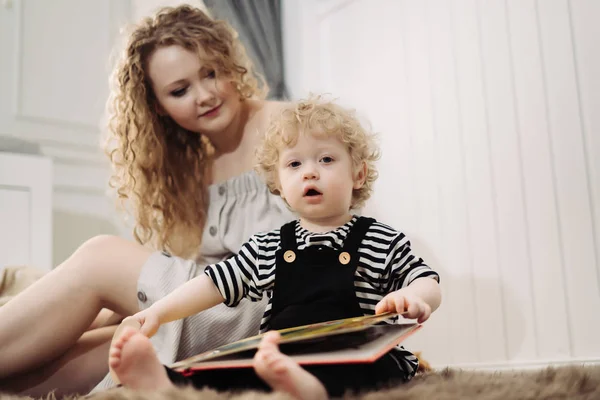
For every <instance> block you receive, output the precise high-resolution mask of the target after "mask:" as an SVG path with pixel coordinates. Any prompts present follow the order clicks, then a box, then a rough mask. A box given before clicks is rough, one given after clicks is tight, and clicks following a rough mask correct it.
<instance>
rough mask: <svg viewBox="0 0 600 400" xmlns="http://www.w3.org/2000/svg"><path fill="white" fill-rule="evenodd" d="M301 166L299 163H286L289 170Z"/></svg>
mask: <svg viewBox="0 0 600 400" xmlns="http://www.w3.org/2000/svg"><path fill="white" fill-rule="evenodd" d="M300 165H301V163H300V161H291V162H290V163H288V167H291V168H298V167H299V166H300Z"/></svg>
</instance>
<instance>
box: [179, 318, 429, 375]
mask: <svg viewBox="0 0 600 400" xmlns="http://www.w3.org/2000/svg"><path fill="white" fill-rule="evenodd" d="M392 318H399V320H398V321H396V322H395V323H393V324H387V323H382V322H383V321H385V320H388V319H392ZM420 327H421V325H420V324H418V323H416V322H414V321H413V320H404V319H403V317H402V315H399V314H396V313H385V314H380V315H368V316H363V317H356V318H347V319H340V320H335V321H327V322H321V323H317V324H311V325H304V326H299V327H294V328H288V329H282V330H280V331H279V333H280V334H281V342H280V346H279V347H280V350H281V352H282V353H284V354H287V355H288V356H290V357H292V358H293V359H294V360H296V362H298V363H299V364H342V363H368V362H373V361H375V360H377V359H378V358H379V357H381V356H382V355H384V354H385V353H387V352H388V351H389V350H390V349H392V348H393V347H394V346H396V345H398V344H399V343H400V342H402V341H403V340H405V339H406V338H407V337H408V336H410V335H411V334H413V333H414V332H416V331H417V330H418V329H419V328H420ZM263 336H264V334H260V335H257V336H252V337H249V338H247V339H243V340H239V341H237V342H234V343H230V344H226V345H224V346H221V347H218V348H216V349H214V350H211V351H207V352H205V353H202V354H199V355H196V356H193V357H190V358H188V359H185V360H183V361H179V362H177V363H175V364H173V365H171V368H173V369H174V370H176V371H179V372H182V373H184V374H193V373H194V371H198V370H208V369H218V368H248V367H252V358H253V357H254V354H255V353H256V349H257V348H258V345H259V343H260V341H261V340H262V338H263Z"/></svg>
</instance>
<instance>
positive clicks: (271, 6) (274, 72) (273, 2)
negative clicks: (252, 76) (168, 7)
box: [204, 0, 287, 99]
mask: <svg viewBox="0 0 600 400" xmlns="http://www.w3.org/2000/svg"><path fill="white" fill-rule="evenodd" d="M204 4H206V6H207V7H208V8H209V9H210V11H211V13H212V15H213V17H215V18H217V19H224V20H226V21H227V22H229V23H230V24H231V25H232V26H233V28H234V29H235V30H236V31H238V33H239V34H240V40H241V41H242V43H243V44H244V46H245V47H246V51H247V52H248V55H249V56H250V58H251V59H252V61H253V62H254V65H255V66H256V69H257V70H258V72H260V73H262V74H263V75H264V77H265V80H266V81H267V84H268V85H269V88H270V90H269V98H271V99H285V98H287V90H286V87H285V81H284V71H283V45H282V40H281V12H280V1H279V0H204Z"/></svg>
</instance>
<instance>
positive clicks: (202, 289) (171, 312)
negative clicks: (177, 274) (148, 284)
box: [128, 274, 224, 337]
mask: <svg viewBox="0 0 600 400" xmlns="http://www.w3.org/2000/svg"><path fill="white" fill-rule="evenodd" d="M223 301H224V298H223V296H221V293H219V291H218V290H217V287H216V286H215V284H214V283H213V281H212V280H211V279H210V278H209V277H208V276H207V275H206V274H201V275H199V276H197V277H195V278H194V279H191V280H189V281H187V282H186V283H184V284H183V285H181V286H179V287H178V288H177V289H175V290H174V291H172V292H171V293H169V294H168V295H167V296H165V297H163V298H162V299H160V300H158V301H157V302H156V303H154V304H152V305H151V306H150V307H148V308H147V309H145V310H143V311H140V312H138V313H137V314H135V315H133V316H132V317H130V318H128V319H129V320H131V319H134V320H136V321H137V322H138V323H139V324H140V330H141V332H142V333H143V334H144V335H146V336H148V337H151V336H152V335H154V334H155V333H156V331H157V330H158V328H159V327H160V325H162V324H165V323H167V322H171V321H175V320H177V319H181V318H185V317H189V316H190V315H194V314H197V313H199V312H201V311H204V310H206V309H209V308H211V307H214V306H216V305H217V304H219V303H222V302H223Z"/></svg>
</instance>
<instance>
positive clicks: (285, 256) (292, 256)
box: [283, 250, 296, 263]
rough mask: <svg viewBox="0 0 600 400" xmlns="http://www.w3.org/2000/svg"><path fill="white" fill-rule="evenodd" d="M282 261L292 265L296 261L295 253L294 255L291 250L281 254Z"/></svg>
mask: <svg viewBox="0 0 600 400" xmlns="http://www.w3.org/2000/svg"><path fill="white" fill-rule="evenodd" d="M283 259H284V260H285V261H287V262H289V263H293V262H294V260H295V259H296V253H294V252H293V251H292V250H288V251H286V252H285V253H283Z"/></svg>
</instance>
